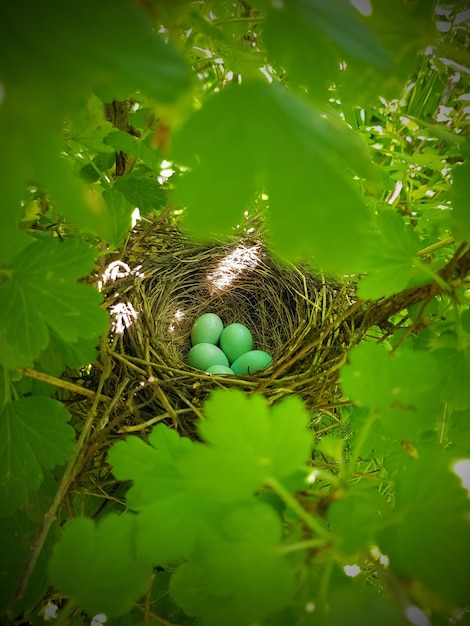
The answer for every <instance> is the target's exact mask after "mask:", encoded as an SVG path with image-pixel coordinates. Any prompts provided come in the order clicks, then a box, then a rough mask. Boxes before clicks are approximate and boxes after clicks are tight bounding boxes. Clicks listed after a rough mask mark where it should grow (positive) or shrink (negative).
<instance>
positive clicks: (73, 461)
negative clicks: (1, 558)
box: [8, 336, 111, 614]
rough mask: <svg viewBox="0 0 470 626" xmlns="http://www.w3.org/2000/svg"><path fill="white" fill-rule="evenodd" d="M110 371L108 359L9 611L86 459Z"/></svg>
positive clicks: (10, 603) (20, 592)
mask: <svg viewBox="0 0 470 626" xmlns="http://www.w3.org/2000/svg"><path fill="white" fill-rule="evenodd" d="M106 341H107V337H106V336H104V338H102V341H101V344H102V345H101V349H102V352H103V353H106ZM110 374H111V361H108V363H106V364H105V367H104V370H103V372H102V374H101V377H100V381H99V384H98V391H97V393H96V394H94V396H95V397H94V401H93V404H92V406H91V408H90V412H89V413H88V416H87V418H86V420H85V423H84V425H83V429H82V432H81V433H80V437H79V439H78V441H77V443H76V444H75V448H74V450H73V452H72V456H71V458H70V461H69V462H68V465H67V467H66V469H65V472H64V475H63V477H62V480H61V481H60V484H59V487H58V489H57V492H56V494H55V496H54V500H53V501H52V504H51V506H50V507H49V510H48V511H47V513H46V514H45V515H44V520H43V523H42V525H41V528H40V529H39V533H38V535H37V537H36V540H35V541H34V542H33V544H32V546H31V548H30V551H29V555H28V558H27V559H26V562H25V564H24V566H23V570H22V572H21V575H20V577H19V579H18V583H17V585H16V587H15V590H14V592H13V595H12V597H11V599H10V601H9V603H8V613H9V614H10V613H12V612H13V609H14V606H15V604H16V602H17V601H18V600H20V599H21V598H22V597H23V594H24V592H25V590H26V586H27V584H28V582H29V579H30V578H31V574H32V573H33V571H34V568H35V566H36V563H37V560H38V558H39V555H40V554H41V551H42V549H43V547H44V543H45V541H46V538H47V535H48V534H49V530H50V528H51V526H52V524H53V523H54V521H55V520H56V518H57V512H58V510H59V508H60V505H61V504H62V500H63V499H64V497H65V496H66V494H67V492H68V490H69V489H70V486H71V485H72V483H73V481H74V480H75V477H76V476H77V475H78V473H79V471H80V468H81V460H82V458H83V451H84V449H85V444H86V442H87V441H88V439H89V437H90V435H91V433H92V431H93V426H94V422H95V417H96V413H97V407H98V402H99V401H100V396H101V390H102V388H103V385H104V383H105V381H106V379H107V378H108V377H109V375H110Z"/></svg>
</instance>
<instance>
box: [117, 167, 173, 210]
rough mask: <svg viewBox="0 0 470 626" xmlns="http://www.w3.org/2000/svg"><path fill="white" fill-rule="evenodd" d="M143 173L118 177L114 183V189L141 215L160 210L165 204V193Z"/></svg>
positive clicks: (158, 184)
mask: <svg viewBox="0 0 470 626" xmlns="http://www.w3.org/2000/svg"><path fill="white" fill-rule="evenodd" d="M147 174H148V172H146V170H145V169H144V171H143V172H140V171H137V172H131V173H130V174H125V175H124V176H120V177H119V178H118V179H117V180H116V182H115V183H114V189H117V190H118V191H120V192H121V193H122V195H123V196H124V197H125V198H126V200H127V201H128V202H130V203H131V205H132V207H138V208H139V209H140V212H141V214H142V215H145V214H146V213H149V212H150V211H152V210H159V209H162V208H163V206H164V205H165V202H166V193H165V192H164V191H163V190H162V187H161V185H160V183H159V182H158V181H157V180H156V179H155V178H151V177H149V176H148V175H147Z"/></svg>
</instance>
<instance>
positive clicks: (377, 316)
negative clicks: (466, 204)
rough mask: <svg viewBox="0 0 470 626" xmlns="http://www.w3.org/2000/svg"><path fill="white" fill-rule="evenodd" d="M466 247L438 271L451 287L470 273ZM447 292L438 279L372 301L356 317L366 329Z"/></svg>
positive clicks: (456, 285)
mask: <svg viewBox="0 0 470 626" xmlns="http://www.w3.org/2000/svg"><path fill="white" fill-rule="evenodd" d="M466 247H467V244H466V243H462V244H461V245H460V247H459V248H458V250H457V251H456V253H455V254H454V256H453V257H452V259H451V260H450V261H449V262H448V263H447V265H446V266H445V267H444V268H443V269H442V270H440V271H439V272H437V275H438V276H439V277H440V278H441V279H442V281H443V282H444V283H445V284H446V285H448V286H449V288H451V289H453V288H455V287H458V286H459V285H460V284H461V282H462V281H463V280H464V279H465V278H466V276H468V274H470V250H467V252H465V253H464V254H462V253H463V251H464V250H465V248H466ZM445 293H449V292H448V291H446V290H445V289H444V287H443V286H442V285H440V284H439V283H438V282H437V281H433V282H431V283H429V284H428V285H423V286H421V287H409V288H408V289H405V290H403V291H400V292H399V293H397V294H394V295H393V296H390V297H388V298H383V299H382V300H379V301H378V302H372V303H371V304H370V305H369V306H368V307H367V308H366V309H365V310H363V311H360V312H359V313H358V315H357V317H356V323H357V326H358V327H361V329H362V330H365V329H367V328H370V327H371V326H374V325H379V324H380V323H383V322H386V321H387V320H388V319H389V318H390V317H391V316H392V315H396V314H397V313H400V311H402V310H403V309H406V308H408V307H410V306H413V305H414V304H418V302H423V301H424V300H432V298H434V297H435V296H437V295H440V294H445Z"/></svg>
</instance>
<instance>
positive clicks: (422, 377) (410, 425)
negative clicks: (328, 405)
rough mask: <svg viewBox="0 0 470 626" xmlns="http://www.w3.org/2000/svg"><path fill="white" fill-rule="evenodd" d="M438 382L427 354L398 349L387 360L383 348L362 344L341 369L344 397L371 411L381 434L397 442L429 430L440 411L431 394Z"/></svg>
mask: <svg viewBox="0 0 470 626" xmlns="http://www.w3.org/2000/svg"><path fill="white" fill-rule="evenodd" d="M440 380H441V374H440V372H439V370H438V367H437V364H436V361H435V359H434V358H433V356H432V355H431V354H430V353H428V352H419V351H413V350H410V349H407V348H402V349H401V350H399V351H397V352H396V353H394V354H393V356H392V355H391V354H390V353H388V352H387V350H386V348H385V347H384V346H383V345H382V344H373V343H367V342H364V343H362V344H361V345H359V346H357V347H356V348H354V349H353V350H351V352H350V355H349V363H348V364H347V365H344V366H343V367H342V368H341V381H342V387H343V390H344V392H345V393H346V394H347V395H349V397H350V398H351V399H352V400H353V401H354V402H355V403H356V404H357V405H358V406H359V407H367V408H369V409H372V410H373V412H374V413H375V415H376V420H377V422H378V425H379V430H380V431H382V432H383V433H384V434H385V435H386V436H388V437H392V438H393V439H399V440H402V439H410V440H413V439H415V438H416V437H417V436H418V435H419V433H420V432H422V431H423V430H426V429H431V428H433V426H434V425H435V422H436V420H437V419H439V416H440V415H441V410H442V401H441V399H440V398H439V396H438V395H436V393H435V389H436V388H437V387H438V386H439V383H440ZM377 437H378V438H380V435H379V434H378V433H377Z"/></svg>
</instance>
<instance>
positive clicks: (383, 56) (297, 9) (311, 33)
mask: <svg viewBox="0 0 470 626" xmlns="http://www.w3.org/2000/svg"><path fill="white" fill-rule="evenodd" d="M264 40H265V42H266V48H267V51H268V55H269V58H270V59H272V60H273V61H274V62H276V63H278V64H279V65H281V66H282V67H284V68H285V69H286V70H287V75H288V80H289V83H290V84H292V82H295V83H296V84H298V85H302V86H306V87H307V88H308V91H309V94H310V95H311V96H312V97H315V98H317V99H320V98H322V99H325V98H326V97H327V94H328V89H329V88H330V85H331V82H332V81H334V80H335V78H336V76H337V75H338V74H339V70H340V63H341V61H348V62H349V61H350V60H356V59H357V60H360V61H365V62H367V63H368V65H369V66H373V67H374V68H380V69H381V71H382V72H383V70H384V69H387V70H388V69H389V67H390V59H389V57H388V55H387V53H386V51H385V50H384V48H383V47H382V46H381V45H380V44H379V42H378V41H377V39H376V38H375V36H374V34H373V33H372V32H371V31H370V30H369V29H368V28H367V27H366V26H365V25H364V24H363V23H362V22H361V21H360V20H359V19H358V17H357V13H356V12H355V10H354V8H353V7H352V5H351V4H350V3H349V2H348V1H347V0H340V1H339V2H335V3H334V4H333V3H331V4H330V3H328V2H323V1H322V0H293V1H292V2H280V3H270V6H269V11H268V14H267V19H266V24H265V28H264ZM312 68H315V71H312Z"/></svg>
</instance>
